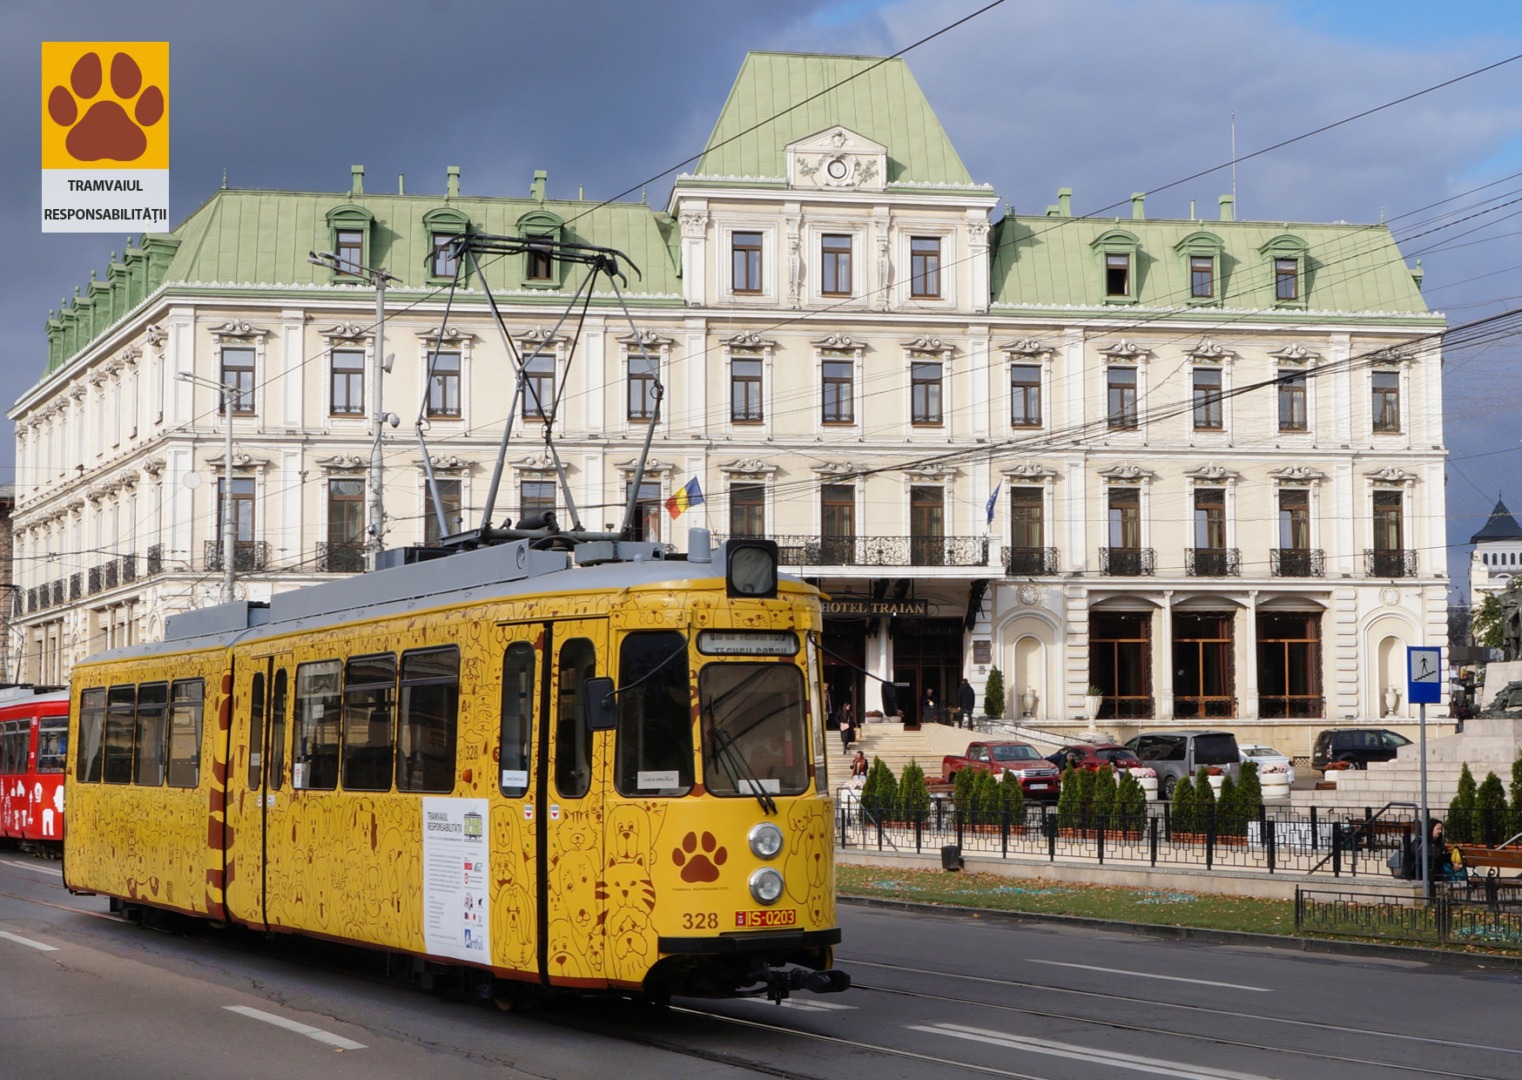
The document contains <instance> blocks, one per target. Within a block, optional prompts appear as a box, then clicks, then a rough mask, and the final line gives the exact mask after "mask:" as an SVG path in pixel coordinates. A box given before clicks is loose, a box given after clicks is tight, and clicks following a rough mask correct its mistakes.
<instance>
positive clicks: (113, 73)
mask: <svg viewBox="0 0 1522 1080" xmlns="http://www.w3.org/2000/svg"><path fill="white" fill-rule="evenodd" d="M167 228H169V43H168V42H167V41H157V42H153V41H129V42H102V41H45V42H43V43H42V231H43V232H114V233H120V232H122V231H123V230H124V229H125V230H127V231H129V232H130V231H138V230H143V231H150V232H151V231H161V230H165V229H167Z"/></svg>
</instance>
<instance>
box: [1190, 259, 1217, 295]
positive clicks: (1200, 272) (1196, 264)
mask: <svg viewBox="0 0 1522 1080" xmlns="http://www.w3.org/2000/svg"><path fill="white" fill-rule="evenodd" d="M1189 295H1190V296H1191V297H1192V298H1193V299H1195V300H1209V299H1210V298H1211V297H1213V296H1215V259H1214V258H1213V257H1212V256H1210V255H1191V256H1190V257H1189Z"/></svg>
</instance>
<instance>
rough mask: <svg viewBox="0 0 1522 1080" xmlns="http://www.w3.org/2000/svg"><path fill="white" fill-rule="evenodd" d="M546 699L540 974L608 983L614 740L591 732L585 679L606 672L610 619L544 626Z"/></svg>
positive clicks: (563, 981) (561, 981)
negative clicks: (605, 826) (607, 823)
mask: <svg viewBox="0 0 1522 1080" xmlns="http://www.w3.org/2000/svg"><path fill="white" fill-rule="evenodd" d="M546 630H547V633H546V635H545V640H546V644H547V647H546V650H545V651H546V653H547V654H548V655H549V656H550V657H551V658H552V659H551V662H550V663H549V664H548V665H547V669H548V670H547V671H546V676H547V682H548V687H547V689H548V695H547V697H548V700H547V707H546V708H545V709H544V713H543V715H544V722H543V723H542V724H541V725H540V727H539V746H538V764H539V769H538V777H537V780H538V787H539V792H540V796H539V805H540V807H541V808H542V809H541V815H542V816H541V817H540V821H539V824H540V829H539V833H538V842H539V860H538V862H539V874H538V877H539V900H540V903H539V939H538V944H539V972H540V977H541V979H543V980H545V981H547V982H549V983H550V984H552V985H557V986H577V985H581V984H583V983H585V984H588V985H601V984H602V982H603V980H605V979H606V977H607V962H606V957H605V949H604V943H603V942H604V932H603V926H602V902H601V901H600V900H599V899H598V883H599V881H600V880H601V878H602V873H603V866H604V856H603V830H602V817H603V803H604V800H605V797H606V795H607V791H608V776H609V773H608V762H607V761H606V760H605V759H606V757H607V755H608V753H609V748H610V747H611V737H610V736H608V735H599V736H596V737H594V736H593V734H592V732H590V731H588V730H587V716H586V681H587V680H588V679H590V678H591V677H592V676H594V675H596V674H598V672H599V671H601V672H606V671H607V670H608V657H607V641H608V624H607V622H606V620H565V621H559V622H555V623H552V624H548V625H547V627H546Z"/></svg>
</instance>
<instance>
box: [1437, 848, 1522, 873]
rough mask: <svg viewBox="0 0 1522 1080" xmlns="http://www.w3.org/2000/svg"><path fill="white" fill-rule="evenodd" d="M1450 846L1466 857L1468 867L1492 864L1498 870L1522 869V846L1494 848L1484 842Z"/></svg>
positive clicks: (1465, 862) (1465, 863) (1465, 861)
mask: <svg viewBox="0 0 1522 1080" xmlns="http://www.w3.org/2000/svg"><path fill="white" fill-rule="evenodd" d="M1450 846H1451V847H1452V848H1454V849H1455V850H1456V851H1458V852H1459V854H1461V855H1462V856H1463V857H1464V865H1465V866H1466V867H1473V866H1490V867H1495V868H1496V869H1498V870H1517V871H1522V848H1492V847H1486V846H1485V845H1484V844H1452V845H1450Z"/></svg>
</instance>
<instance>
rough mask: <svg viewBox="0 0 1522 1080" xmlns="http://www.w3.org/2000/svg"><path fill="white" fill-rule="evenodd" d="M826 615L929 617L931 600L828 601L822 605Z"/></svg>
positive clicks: (846, 599)
mask: <svg viewBox="0 0 1522 1080" xmlns="http://www.w3.org/2000/svg"><path fill="white" fill-rule="evenodd" d="M820 606H821V607H822V608H823V609H824V613H825V614H826V615H921V616H923V615H929V614H930V601H929V600H923V599H920V600H911V599H901V600H853V599H849V598H845V599H840V600H826V601H824V602H823V603H822V604H821V605H820Z"/></svg>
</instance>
